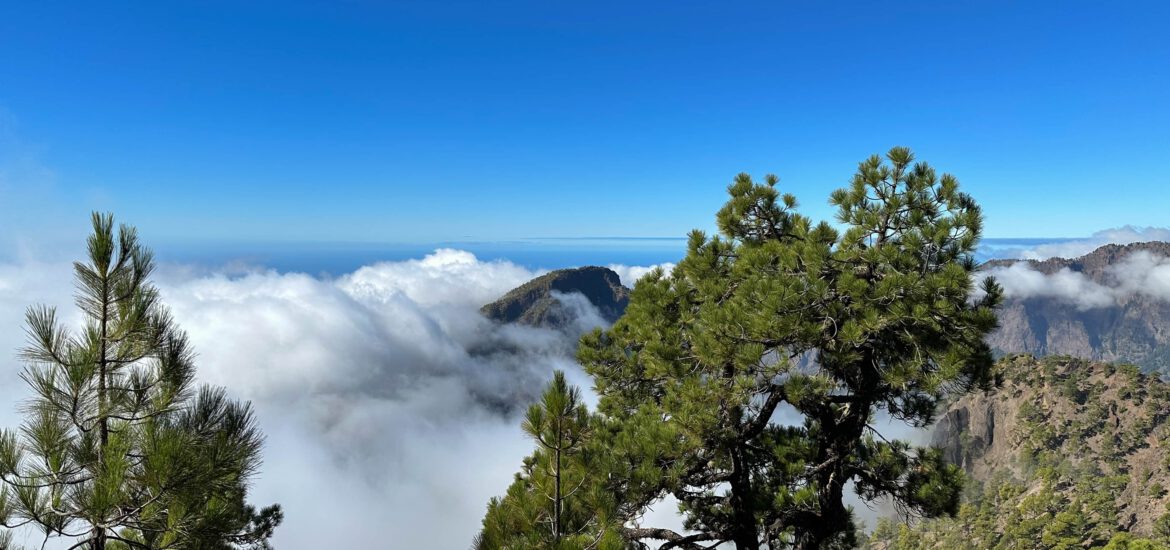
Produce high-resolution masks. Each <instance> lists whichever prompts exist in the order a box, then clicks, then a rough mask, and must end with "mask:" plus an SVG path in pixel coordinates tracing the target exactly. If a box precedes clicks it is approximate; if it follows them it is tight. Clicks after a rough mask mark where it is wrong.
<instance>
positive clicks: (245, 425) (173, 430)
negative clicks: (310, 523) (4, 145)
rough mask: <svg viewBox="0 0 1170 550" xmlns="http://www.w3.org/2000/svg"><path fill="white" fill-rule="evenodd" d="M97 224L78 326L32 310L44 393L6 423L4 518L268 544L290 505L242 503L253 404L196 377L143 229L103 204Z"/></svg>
mask: <svg viewBox="0 0 1170 550" xmlns="http://www.w3.org/2000/svg"><path fill="white" fill-rule="evenodd" d="M93 230H94V232H93V235H91V236H90V237H89V247H88V252H89V263H81V262H78V263H75V264H74V266H75V272H76V277H77V291H78V294H77V305H78V307H79V308H80V309H81V312H82V314H83V318H84V319H85V325H84V326H83V327H82V330H81V331H80V332H79V333H77V334H71V333H69V332H68V331H67V330H66V329H65V328H64V327H62V326H61V324H60V323H59V322H58V320H57V313H56V311H54V310H53V309H51V308H46V307H33V308H30V309H29V311H28V315H27V326H28V329H27V330H28V335H29V346H28V347H27V349H25V350H24V352H23V354H22V355H23V358H24V359H25V360H26V362H27V364H28V366H27V367H26V369H25V370H24V372H23V374H22V377H23V379H24V380H25V381H26V382H27V383H28V384H29V386H30V387H31V388H32V390H33V393H34V396H33V398H32V399H31V400H30V401H29V403H28V404H27V405H26V407H25V409H24V411H25V420H24V423H23V424H22V426H21V428H20V431H19V432H13V431H9V430H6V431H4V432H2V434H0V478H2V479H3V481H4V488H3V493H2V494H0V520H2V521H3V523H4V525H6V526H9V527H13V526H16V525H29V526H33V527H37V528H39V529H40V530H41V532H42V533H43V534H44V536H45V538H46V539H48V538H52V537H62V538H65V539H72V541H73V543H76V544H75V547H85V548H91V549H95V550H102V549H106V548H110V549H132V548H133V549H152V550H153V549H163V548H184V549H200V550H203V549H207V550H212V549H224V550H226V549H231V548H267V547H268V544H267V540H268V538H269V537H271V535H272V531H273V529H274V528H275V527H276V525H278V524H279V523H280V521H281V512H280V509H279V507H277V506H272V507H269V508H265V509H264V510H261V511H259V512H257V511H256V510H255V509H254V508H252V507H251V506H249V505H247V504H246V502H245V497H246V493H247V485H248V480H249V478H250V477H251V476H252V474H254V473H255V471H256V468H257V467H258V465H259V460H260V448H261V444H262V441H263V436H262V434H261V433H260V432H259V430H258V429H257V428H256V424H255V418H254V416H253V414H252V411H251V408H250V406H249V405H247V404H241V403H237V402H234V401H231V400H230V399H228V398H227V397H226V395H225V394H224V391H223V390H222V389H217V388H209V387H203V388H195V387H194V386H193V378H194V368H195V367H194V363H193V358H194V353H193V352H192V351H191V350H190V348H189V346H188V343H187V338H186V336H185V335H184V333H183V332H182V331H180V330H179V329H178V328H177V327H176V326H175V324H174V323H173V321H172V320H171V318H170V315H169V314H168V312H167V310H166V309H165V307H164V306H163V305H162V303H161V301H160V300H159V295H158V291H157V290H156V289H155V288H154V286H152V285H151V284H150V283H149V281H148V279H149V276H150V274H151V271H152V269H153V261H152V256H151V253H150V251H149V250H148V249H146V248H145V247H143V246H141V245H140V244H139V243H138V240H137V235H136V232H135V231H134V229H133V228H130V227H126V226H122V227H120V228H119V229H118V231H116V232H115V230H114V223H113V218H112V217H111V216H109V215H97V214H95V215H94V217H93ZM71 544H72V543H71ZM3 546H4V545H3V544H0V547H3Z"/></svg>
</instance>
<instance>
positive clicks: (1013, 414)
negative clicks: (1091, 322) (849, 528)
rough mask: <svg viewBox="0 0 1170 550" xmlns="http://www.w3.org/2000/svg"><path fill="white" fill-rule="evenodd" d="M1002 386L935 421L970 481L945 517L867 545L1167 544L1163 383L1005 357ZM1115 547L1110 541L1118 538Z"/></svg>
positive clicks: (1100, 366)
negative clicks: (1129, 540) (953, 512)
mask: <svg viewBox="0 0 1170 550" xmlns="http://www.w3.org/2000/svg"><path fill="white" fill-rule="evenodd" d="M998 368H1000V369H1001V373H1002V376H1003V379H1004V383H1003V385H1002V387H1000V388H998V389H996V390H993V391H991V392H989V393H985V394H984V393H980V394H973V395H968V396H966V397H964V398H962V399H960V400H958V401H956V402H955V403H953V404H951V405H950V406H949V408H948V409H947V410H946V411H945V412H944V413H943V415H942V416H941V420H940V421H939V422H938V424H937V427H936V430H935V432H934V440H933V444H934V445H936V446H939V447H941V448H943V449H944V452H945V453H946V455H947V457H948V458H949V459H950V461H951V462H952V463H954V464H958V465H960V466H962V468H963V469H964V470H965V471H966V472H967V474H968V475H969V476H970V477H969V481H968V486H967V491H966V494H965V496H964V503H963V505H962V508H961V510H960V512H959V514H958V516H957V517H956V518H954V519H937V520H929V521H922V522H918V523H915V524H912V525H911V526H906V525H899V524H896V523H894V522H890V521H883V522H881V523H880V524H879V525H878V527H877V529H875V531H874V533H873V538H872V540H871V544H870V546H871V547H873V548H888V549H892V548H899V549H910V548H913V549H918V548H972V549H973V548H1074V547H1075V548H1080V547H1090V546H1102V545H1105V544H1107V543H1109V542H1110V541H1111V540H1113V539H1115V538H1117V537H1118V536H1119V534H1121V535H1120V536H1121V537H1122V538H1125V537H1130V536H1132V537H1140V538H1149V539H1152V540H1153V541H1158V542H1170V511H1168V510H1170V509H1168V507H1167V506H1168V505H1170V493H1168V492H1167V489H1168V488H1170V422H1168V421H1167V419H1168V418H1170V384H1167V383H1164V382H1162V381H1160V380H1158V379H1157V378H1155V377H1152V376H1147V375H1143V374H1141V373H1140V372H1139V370H1138V369H1137V368H1136V367H1133V366H1118V365H1114V364H1106V363H1100V362H1090V361H1086V360H1083V359H1073V358H1068V357H1048V358H1044V359H1036V358H1034V357H1032V356H1027V355H1023V356H1013V357H1008V358H1005V359H1003V360H1001V361H1000V362H999V363H998ZM1115 544H1116V543H1115Z"/></svg>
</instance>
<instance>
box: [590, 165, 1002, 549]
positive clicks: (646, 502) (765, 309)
mask: <svg viewBox="0 0 1170 550" xmlns="http://www.w3.org/2000/svg"><path fill="white" fill-rule="evenodd" d="M778 181H779V180H778V179H777V178H776V177H774V176H768V177H767V178H766V179H765V180H764V181H763V182H757V181H754V180H753V179H752V178H751V177H750V176H748V175H746V174H740V175H739V176H737V177H736V178H735V181H734V182H733V183H732V184H731V185H730V186H729V187H728V194H729V195H730V198H729V200H728V201H727V203H726V204H725V205H724V206H723V208H722V209H720V210H719V212H718V214H717V215H716V222H717V225H718V228H719V231H720V234H719V235H716V236H712V237H709V236H707V235H706V234H704V233H703V232H701V231H694V232H692V233H691V235H690V238H689V242H688V250H687V255H686V257H685V258H684V259H683V260H682V261H681V262H680V263H679V264H678V266H677V267H675V268H674V270H673V271H672V272H670V273H667V272H665V271H663V270H656V271H654V272H652V273H650V274H649V275H647V276H646V277H644V278H642V279H641V280H639V281H638V283H637V284H636V286H635V288H634V290H633V293H632V294H631V298H630V303H629V306H628V308H627V310H626V312H625V314H624V316H623V317H622V318H621V319H619V320H618V321H617V322H616V323H615V324H614V326H613V327H612V328H610V329H609V330H605V331H597V332H595V333H593V334H591V335H587V336H586V337H585V338H584V339H583V340H582V342H581V346H580V349H579V360H580V362H581V363H582V365H584V367H585V369H586V371H587V372H588V373H589V374H590V375H592V377H593V380H594V384H595V389H596V391H597V393H598V395H599V396H600V402H599V411H598V413H599V414H598V418H597V419H596V421H595V422H596V425H597V428H596V429H595V430H594V431H593V433H592V434H591V437H590V441H589V442H588V444H587V447H589V448H591V449H594V450H595V451H596V453H597V454H598V455H599V456H598V458H597V459H596V460H595V463H594V464H595V467H597V468H599V469H601V471H602V472H603V473H599V474H597V476H596V477H597V479H598V480H599V481H598V482H599V483H602V484H603V485H604V486H605V488H606V491H607V494H610V495H613V498H614V503H613V509H614V510H615V513H616V515H617V518H618V520H619V521H620V526H621V527H620V528H621V531H622V535H623V537H624V538H625V539H626V540H627V541H628V542H629V543H631V544H633V545H635V546H636V545H641V544H644V543H645V542H647V541H659V543H660V544H661V546H660V547H661V548H664V549H668V548H711V547H714V546H716V545H719V544H722V543H730V544H732V545H734V546H735V547H736V548H740V549H746V548H751V549H756V548H759V547H761V545H767V547H770V548H788V547H794V548H800V549H813V548H818V549H819V548H834V547H845V546H851V545H852V544H854V542H855V540H856V535H855V532H854V521H853V517H852V512H851V510H850V508H849V507H848V506H847V505H846V504H845V502H844V493H845V491H846V490H847V488H849V487H852V488H853V490H854V491H856V493H857V494H858V495H859V496H860V498H861V499H862V500H865V501H872V500H875V499H879V498H888V499H890V500H891V501H892V502H894V503H895V504H896V505H897V506H898V507H900V508H901V509H903V510H904V511H906V512H908V513H915V514H919V515H923V516H935V515H939V514H953V513H954V512H955V510H956V508H957V505H958V499H959V493H960V490H961V476H960V473H959V472H958V470H957V469H956V468H955V467H953V466H949V465H947V464H945V463H944V462H943V460H942V457H941V455H940V454H939V453H938V452H937V451H936V450H933V449H929V448H919V447H914V446H912V445H910V444H909V443H906V442H903V441H898V440H895V439H890V438H888V437H886V436H885V434H882V433H880V432H879V430H878V429H877V428H875V425H874V421H875V418H876V415H879V414H881V415H886V416H888V417H890V418H893V419H896V420H898V421H902V422H905V423H907V424H909V425H912V426H925V425H927V424H929V423H931V422H932V421H933V418H934V414H935V409H936V406H937V404H938V403H939V401H940V400H941V399H943V398H944V397H946V396H948V395H951V394H954V393H960V392H964V391H969V390H971V389H973V388H977V387H987V386H988V385H990V384H991V383H992V382H993V380H992V378H993V377H992V374H991V373H992V370H991V366H992V356H991V351H990V350H989V348H988V347H987V345H986V344H985V343H984V342H983V337H984V335H985V334H987V333H988V332H990V331H991V330H993V329H994V328H995V326H996V317H995V313H994V308H995V307H996V305H997V304H998V302H999V300H1000V295H1001V292H1000V289H999V287H998V286H997V285H996V284H995V283H994V281H992V280H985V281H983V282H982V284H981V286H980V287H979V288H978V289H976V288H975V287H974V286H973V284H972V277H973V275H974V270H975V267H976V262H975V259H974V253H975V249H976V246H977V244H978V242H979V238H980V232H981V228H982V215H981V212H980V209H979V207H978V205H977V204H976V203H975V201H974V200H973V199H972V198H971V197H970V196H968V195H966V194H964V193H962V192H960V191H959V185H958V181H957V180H956V179H955V178H954V177H953V176H950V175H947V174H943V175H941V176H940V175H938V174H937V173H936V172H935V170H934V169H933V168H931V167H930V166H929V165H927V164H925V163H915V162H914V159H913V155H912V154H911V152H910V151H909V150H908V149H905V148H894V149H891V150H890V151H889V153H888V154H887V155H886V157H885V159H884V160H883V159H882V158H881V157H878V156H873V157H871V158H869V159H867V160H865V161H863V162H862V163H860V165H859V167H858V170H857V173H856V175H855V176H854V177H853V179H852V181H851V182H850V184H849V185H848V186H847V187H845V188H843V189H839V190H837V191H835V192H833V193H832V194H831V195H830V198H829V200H830V203H831V204H832V205H833V206H835V207H836V209H837V216H836V225H834V224H830V223H828V222H819V223H813V221H812V220H810V219H809V218H807V217H805V216H802V215H801V214H799V213H798V211H797V206H798V205H797V201H796V198H795V197H793V196H792V195H790V194H784V193H781V191H780V190H779V189H778ZM667 496H673V497H674V498H675V499H677V501H678V503H679V508H680V511H681V513H682V515H683V518H684V521H685V530H684V531H683V532H676V531H673V530H670V529H665V528H661V527H652V526H642V525H641V522H640V518H641V516H642V514H644V512H645V511H646V510H647V508H648V507H650V506H651V505H653V504H655V503H657V502H659V501H660V500H661V499H663V498H664V497H667Z"/></svg>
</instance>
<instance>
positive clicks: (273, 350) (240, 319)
mask: <svg viewBox="0 0 1170 550" xmlns="http://www.w3.org/2000/svg"><path fill="white" fill-rule="evenodd" d="M667 267H669V266H667ZM613 268H614V269H615V271H617V272H618V273H619V274H620V275H621V277H622V280H623V282H624V283H625V284H626V285H630V286H632V285H633V282H634V278H636V277H639V276H641V275H643V274H645V273H646V272H647V271H649V269H650V268H649V267H631V266H621V265H615V266H613ZM541 273H542V271H539V270H531V269H528V268H525V267H521V266H518V265H516V264H513V263H510V262H506V261H491V262H485V261H481V260H479V259H477V258H476V257H475V256H474V255H472V254H471V253H468V252H464V251H460V250H451V249H440V250H436V251H435V252H434V253H432V254H430V255H427V256H426V257H424V258H421V259H414V260H407V261H399V262H386V263H378V264H374V265H369V266H365V267H362V268H361V269H358V270H356V271H354V272H353V273H349V274H346V275H344V276H341V277H337V278H323V277H314V276H310V275H306V274H302V273H280V272H276V271H271V270H260V269H251V270H244V271H242V272H241V271H233V270H215V269H211V270H209V269H206V268H202V267H195V266H182V265H163V266H160V269H159V270H158V271H157V273H156V276H155V282H156V284H157V285H158V287H159V288H160V290H161V292H162V295H163V299H164V301H165V302H166V304H167V305H168V306H169V307H170V308H171V310H172V312H173V313H174V316H175V319H176V320H177V321H178V323H179V324H180V326H182V327H183V328H184V329H185V330H186V331H187V332H188V334H189V336H190V338H191V341H192V343H193V345H194V348H195V349H196V350H197V351H198V353H199V358H198V365H199V371H198V372H199V379H200V380H201V381H202V382H206V383H210V384H216V385H222V386H226V387H227V388H229V390H230V393H231V394H232V395H233V396H235V397H237V398H240V399H245V400H249V401H251V402H252V403H253V405H254V407H255V410H256V413H257V416H258V418H259V421H260V424H261V427H262V429H263V430H264V432H265V434H267V445H266V448H265V452H264V456H265V463H264V467H263V469H262V472H261V474H260V476H259V477H258V478H257V479H256V481H255V488H254V491H253V496H252V500H253V502H255V503H257V504H260V505H265V504H268V503H271V502H279V503H280V504H281V505H283V507H284V510H285V514H286V519H285V523H284V525H282V526H281V527H280V529H279V530H278V535H277V537H276V543H277V547H280V548H290V549H296V548H380V547H385V546H386V541H395V542H394V546H395V547H401V548H464V547H467V546H468V545H469V544H470V541H471V538H472V536H473V535H474V534H475V532H476V531H477V530H478V527H479V520H480V519H481V518H482V516H483V512H484V509H485V506H486V503H487V501H488V499H489V498H491V497H492V496H495V495H499V494H502V493H503V491H504V489H505V488H506V487H507V485H508V484H509V483H510V482H511V480H512V476H513V474H514V473H515V472H516V471H517V470H518V467H519V464H520V460H521V458H522V457H523V456H525V455H526V454H528V453H530V452H531V450H532V444H531V442H530V441H528V440H527V439H526V438H525V437H524V436H523V434H522V432H521V430H520V428H519V418H520V415H521V413H522V411H523V409H524V408H525V407H526V406H527V404H528V403H530V402H532V401H533V400H534V399H535V397H536V395H538V393H539V392H540V391H541V390H542V389H543V386H544V384H545V383H546V381H547V380H548V379H549V378H551V373H552V371H553V370H555V369H560V370H564V371H566V372H567V373H568V375H569V376H570V379H571V380H572V381H574V382H575V383H577V384H578V385H580V386H582V387H584V388H588V387H589V386H590V383H589V381H588V379H587V377H586V375H584V374H583V373H582V372H581V370H580V368H579V367H578V366H577V365H576V363H575V362H574V360H573V354H574V349H575V346H576V341H577V338H578V336H579V335H580V334H581V333H582V332H584V331H586V330H590V329H592V328H593V327H595V326H601V325H603V324H604V321H603V320H602V318H601V316H600V315H599V314H598V312H597V310H596V308H594V307H593V306H592V304H590V303H589V302H588V300H586V299H585V298H584V297H583V296H581V295H579V294H568V295H560V296H559V299H561V300H562V302H563V303H564V305H566V306H567V307H568V309H569V310H570V311H573V312H576V314H577V322H576V323H575V324H573V325H572V326H570V327H568V328H567V329H564V330H551V329H541V328H535V327H527V326H518V325H499V324H497V323H493V322H491V321H489V320H488V319H486V318H484V317H483V316H481V315H480V314H479V312H478V310H479V308H480V306H482V305H483V304H486V303H489V302H491V301H494V300H496V299H497V298H499V297H500V296H502V295H503V294H504V293H506V292H507V291H508V290H510V289H512V288H514V287H516V286H519V285H520V284H522V283H524V282H526V281H528V280H530V279H531V278H533V277H536V276H538V275H540V274H541ZM72 289H73V283H72V268H71V266H70V265H69V264H68V263H67V262H37V261H31V260H25V261H15V262H9V263H0V350H3V352H4V353H3V356H0V365H3V369H2V371H3V373H4V374H3V379H2V380H0V399H2V401H0V403H2V404H3V406H2V407H0V423H2V425H3V426H7V427H15V426H16V425H17V424H18V423H19V417H18V416H17V414H16V413H17V404H18V403H19V402H20V401H21V400H22V399H24V398H26V397H27V396H28V395H29V394H28V392H27V390H26V389H25V387H24V385H23V383H22V382H21V381H20V380H19V379H18V378H17V373H18V372H19V370H20V364H19V362H18V361H17V360H16V353H15V351H16V350H17V349H18V348H19V347H20V346H22V345H23V343H24V335H23V329H22V319H23V312H24V310H25V308H27V307H28V306H29V305H31V304H34V303H45V304H48V305H54V306H57V307H58V308H59V309H60V311H61V312H62V313H63V314H64V318H65V319H66V320H67V322H70V323H72V324H74V325H75V326H76V324H77V323H78V322H79V321H80V319H79V318H78V317H77V314H76V313H74V310H75V308H74V307H73V306H72ZM587 393H588V392H587ZM30 540H31V539H30ZM37 542H39V540H38V541H37Z"/></svg>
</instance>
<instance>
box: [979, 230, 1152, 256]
mask: <svg viewBox="0 0 1170 550" xmlns="http://www.w3.org/2000/svg"><path fill="white" fill-rule="evenodd" d="M1149 241H1168V242H1170V228H1166V227H1135V226H1130V225H1126V226H1122V227H1114V228H1110V229H1102V230H1101V231H1097V232H1095V233H1093V234H1092V235H1090V236H1088V237H1086V238H1083V239H1056V240H1053V241H1052V242H1046V243H1039V244H1031V245H1022V246H1012V245H1011V244H1006V245H1004V246H997V247H996V248H995V250H994V257H997V258H1011V259H1021V260H1046V259H1048V258H1077V257H1080V256H1084V255H1085V254H1088V253H1090V252H1092V251H1094V250H1096V249H1098V248H1100V247H1102V246H1105V245H1107V244H1132V243H1140V242H1149Z"/></svg>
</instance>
